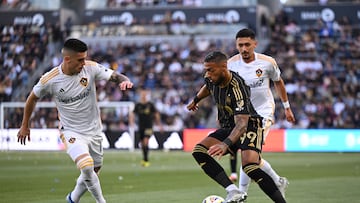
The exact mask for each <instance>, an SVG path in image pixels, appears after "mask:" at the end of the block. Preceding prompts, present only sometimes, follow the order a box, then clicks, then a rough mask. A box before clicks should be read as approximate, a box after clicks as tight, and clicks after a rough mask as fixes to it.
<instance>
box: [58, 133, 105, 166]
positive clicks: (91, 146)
mask: <svg viewBox="0 0 360 203" xmlns="http://www.w3.org/2000/svg"><path fill="white" fill-rule="evenodd" d="M60 138H61V140H62V142H63V143H64V145H65V149H66V153H67V154H69V156H70V157H71V159H72V160H73V161H74V162H75V160H76V158H77V157H79V156H80V155H82V154H90V156H91V157H92V158H93V160H94V167H100V166H102V164H103V155H104V151H103V146H102V141H103V138H102V136H101V134H99V135H81V134H79V133H76V132H73V131H69V130H64V131H60Z"/></svg>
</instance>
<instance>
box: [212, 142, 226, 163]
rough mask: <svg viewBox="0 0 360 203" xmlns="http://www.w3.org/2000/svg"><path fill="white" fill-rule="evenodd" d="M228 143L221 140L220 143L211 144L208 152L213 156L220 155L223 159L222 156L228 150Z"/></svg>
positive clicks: (219, 157)
mask: <svg viewBox="0 0 360 203" xmlns="http://www.w3.org/2000/svg"><path fill="white" fill-rule="evenodd" d="M228 147H229V146H228V145H227V144H225V143H223V142H220V143H218V144H215V145H213V146H211V147H210V148H209V150H208V154H209V155H210V156H212V157H216V156H217V157H218V159H221V157H222V156H223V155H224V154H225V153H226V151H227V150H228Z"/></svg>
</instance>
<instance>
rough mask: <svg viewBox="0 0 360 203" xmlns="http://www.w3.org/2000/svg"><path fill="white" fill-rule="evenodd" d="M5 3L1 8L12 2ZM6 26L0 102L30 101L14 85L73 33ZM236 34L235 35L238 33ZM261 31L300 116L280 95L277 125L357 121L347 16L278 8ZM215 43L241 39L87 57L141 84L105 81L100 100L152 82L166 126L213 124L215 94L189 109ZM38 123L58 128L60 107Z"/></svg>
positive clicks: (357, 68) (95, 52)
mask: <svg viewBox="0 0 360 203" xmlns="http://www.w3.org/2000/svg"><path fill="white" fill-rule="evenodd" d="M4 2H5V1H2V4H1V7H2V8H4V6H8V4H4ZM7 2H9V1H7ZM13 2H22V3H25V4H26V5H27V3H28V2H27V1H16V0H14V1H13ZM119 2H121V3H120V4H119V5H121V4H123V3H125V2H136V1H113V0H110V1H108V4H109V5H112V4H116V5H117V4H118V3H119ZM149 2H150V1H149ZM151 2H152V1H151ZM159 2H160V1H159ZM172 2H175V3H179V2H180V1H172ZM181 3H183V2H182V1H181ZM17 5H18V4H17ZM20 5H22V4H20ZM20 7H21V8H23V7H24V6H20ZM28 7H31V6H28ZM0 32H1V33H0V38H1V50H0V54H1V57H0V64H1V65H2V68H1V69H0V102H4V101H25V98H26V95H24V94H23V95H18V96H16V97H15V96H14V92H15V91H17V90H19V89H21V88H22V87H24V86H32V85H34V84H32V83H31V84H30V82H29V78H30V77H31V76H32V74H33V73H34V71H35V70H36V69H37V67H38V66H40V65H41V64H42V63H43V62H44V61H45V60H52V65H51V66H56V65H58V64H60V63H61V55H59V52H60V48H61V45H62V42H63V41H64V39H66V38H67V37H68V36H69V34H70V33H68V32H66V31H64V30H62V29H60V26H59V25H46V26H43V27H40V28H36V27H33V26H3V25H1V27H0ZM233 34H234V38H235V34H236V33H233ZM258 36H259V39H262V38H267V39H268V41H269V43H268V45H267V47H266V48H265V49H264V53H265V54H268V55H271V56H273V57H274V58H275V59H276V60H277V62H278V65H279V67H280V69H281V70H282V77H283V79H284V81H285V83H286V89H287V91H288V94H289V100H290V104H291V106H292V109H293V112H294V115H295V117H296V119H297V123H296V124H295V125H292V124H290V123H288V122H286V121H285V120H286V119H285V116H284V112H283V108H282V106H281V102H279V99H278V98H277V96H276V95H275V97H276V101H277V102H276V111H275V112H276V114H275V120H276V123H275V125H274V128H359V125H358V123H359V122H360V112H359V111H358V109H359V107H360V27H359V25H357V24H354V23H352V22H351V19H348V18H347V17H346V16H344V17H343V18H342V20H341V21H338V22H333V23H324V22H323V21H321V20H319V21H318V22H317V23H316V24H314V25H313V26H300V25H297V24H296V22H294V21H293V20H292V19H291V18H290V17H289V16H287V15H286V14H285V13H284V12H282V11H280V12H279V13H278V14H277V15H275V16H274V17H273V18H272V19H268V20H267V21H264V22H263V23H262V27H261V29H260V30H258ZM214 49H219V50H222V51H224V52H225V53H227V54H228V55H229V56H231V55H233V54H235V53H236V49H235V40H221V39H219V40H206V39H204V40H194V38H190V39H189V40H187V41H184V42H183V43H181V44H174V43H170V42H169V41H161V42H158V41H157V42H149V43H146V44H142V45H137V44H121V43H119V44H115V45H114V44H108V45H106V46H90V48H89V51H88V55H89V59H92V60H95V61H97V62H99V63H101V64H104V65H106V66H109V67H111V68H112V69H114V70H116V71H119V72H122V73H124V74H125V75H127V76H128V77H129V78H130V79H131V80H132V81H133V82H134V84H135V88H134V89H133V90H132V91H126V92H121V91H120V90H119V88H118V87H117V86H116V85H113V84H106V83H104V82H99V83H98V86H97V88H98V98H99V101H134V102H136V101H137V99H138V95H137V90H138V88H148V89H150V90H152V91H151V92H152V95H151V96H152V101H153V102H154V103H155V105H156V107H157V108H158V110H159V111H160V112H161V115H162V121H163V123H164V124H165V126H166V129H167V130H182V129H183V128H212V127H215V126H214V125H216V122H214V121H215V119H216V112H215V109H214V106H213V104H212V101H211V100H210V99H208V100H206V101H204V102H202V103H201V105H200V106H201V108H200V110H199V112H198V113H196V114H194V113H189V112H188V111H187V110H186V104H187V103H188V102H189V101H190V100H191V99H192V98H193V96H194V93H195V91H196V90H198V89H199V88H200V86H201V85H202V82H203V79H202V60H203V56H204V54H206V53H207V52H209V51H210V50H214ZM47 68H48V69H49V68H51V67H47ZM27 93H28V92H27ZM43 101H50V98H44V99H43ZM21 117H22V109H13V112H11V116H9V117H7V118H6V125H5V126H6V127H8V128H17V127H19V126H20V123H19V122H20V121H21ZM102 119H103V122H104V124H105V125H104V126H105V127H106V128H108V129H112V130H126V129H127V122H128V120H127V119H128V117H127V112H119V111H103V112H102ZM32 126H33V127H37V128H45V127H57V115H56V111H55V109H40V110H39V111H38V112H36V113H35V115H34V119H33V121H32Z"/></svg>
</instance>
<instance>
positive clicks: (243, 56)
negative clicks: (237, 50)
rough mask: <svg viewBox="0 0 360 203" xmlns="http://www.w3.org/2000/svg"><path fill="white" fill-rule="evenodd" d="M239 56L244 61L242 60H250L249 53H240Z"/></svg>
mask: <svg viewBox="0 0 360 203" xmlns="http://www.w3.org/2000/svg"><path fill="white" fill-rule="evenodd" d="M241 56H242V58H243V59H244V60H249V59H250V57H251V56H250V54H249V52H242V53H241Z"/></svg>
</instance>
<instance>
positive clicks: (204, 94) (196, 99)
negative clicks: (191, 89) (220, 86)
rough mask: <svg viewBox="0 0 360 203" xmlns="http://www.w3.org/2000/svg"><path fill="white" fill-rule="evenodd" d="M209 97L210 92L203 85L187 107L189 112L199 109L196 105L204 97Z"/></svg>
mask: <svg viewBox="0 0 360 203" xmlns="http://www.w3.org/2000/svg"><path fill="white" fill-rule="evenodd" d="M209 95H210V91H209V90H208V89H207V88H206V85H203V86H202V87H201V89H200V90H199V92H198V93H197V94H196V95H195V97H194V99H193V100H192V101H191V102H190V103H189V104H188V105H187V109H188V110H189V111H196V110H198V109H199V106H198V103H199V102H200V101H201V100H202V99H204V98H205V97H207V96H209Z"/></svg>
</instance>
